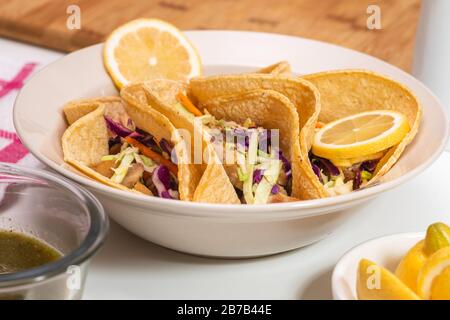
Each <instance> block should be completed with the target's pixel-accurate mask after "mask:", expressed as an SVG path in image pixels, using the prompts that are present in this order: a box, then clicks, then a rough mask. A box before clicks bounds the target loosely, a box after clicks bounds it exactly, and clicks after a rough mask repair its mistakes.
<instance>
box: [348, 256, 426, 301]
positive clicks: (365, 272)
mask: <svg viewBox="0 0 450 320" xmlns="http://www.w3.org/2000/svg"><path fill="white" fill-rule="evenodd" d="M356 292H357V295H358V299H359V300H419V299H420V298H419V297H418V296H417V295H416V294H415V293H414V292H413V291H412V290H411V289H409V288H408V287H407V286H406V285H405V284H404V283H403V282H402V281H400V279H398V278H397V277H396V276H395V275H394V274H392V273H391V272H390V271H389V270H387V269H385V268H383V267H381V266H379V265H377V264H376V263H374V262H372V261H370V260H367V259H362V260H361V261H360V262H359V267H358V273H357V280H356Z"/></svg>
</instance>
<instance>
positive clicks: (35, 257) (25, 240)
mask: <svg viewBox="0 0 450 320" xmlns="http://www.w3.org/2000/svg"><path fill="white" fill-rule="evenodd" d="M61 257H62V255H61V253H59V252H58V251H57V250H56V249H54V248H53V247H51V246H50V245H48V244H46V243H45V242H43V241H41V240H39V239H36V238H34V237H31V236H29V235H26V234H24V233H20V232H16V231H8V230H0V274H6V273H14V272H18V271H23V270H27V269H31V268H35V267H38V266H41V265H43V264H47V263H50V262H53V261H56V260H58V259H59V258H61Z"/></svg>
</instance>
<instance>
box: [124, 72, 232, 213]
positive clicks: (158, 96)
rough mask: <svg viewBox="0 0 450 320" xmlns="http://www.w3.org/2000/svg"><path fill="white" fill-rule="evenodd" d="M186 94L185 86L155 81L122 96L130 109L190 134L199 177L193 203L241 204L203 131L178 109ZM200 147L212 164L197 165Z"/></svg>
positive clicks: (194, 168)
mask: <svg viewBox="0 0 450 320" xmlns="http://www.w3.org/2000/svg"><path fill="white" fill-rule="evenodd" d="M185 90H186V85H185V84H184V83H182V82H178V81H173V80H166V79H155V80H150V81H147V82H145V83H142V84H135V85H130V86H127V87H124V88H123V89H122V90H121V96H122V98H123V99H124V100H125V101H126V103H127V104H128V105H135V106H136V105H139V106H140V107H141V108H148V109H153V110H156V111H158V112H160V113H162V114H163V115H164V116H166V117H167V118H168V119H169V120H170V121H171V123H173V125H174V126H175V127H176V128H177V129H185V130H187V131H188V132H189V137H185V136H184V135H183V134H181V136H182V137H183V139H184V140H185V144H186V145H187V146H188V148H189V149H190V150H191V152H190V163H191V170H190V171H191V172H192V173H193V174H194V175H195V176H196V179H195V180H194V181H193V186H194V185H195V193H194V195H193V197H192V200H193V201H195V202H208V203H229V204H239V203H240V201H239V198H238V197H237V195H236V193H235V191H234V188H233V185H232V184H231V183H230V182H229V180H228V177H227V174H226V172H225V170H224V168H223V166H222V164H221V163H220V161H218V159H217V155H216V154H215V151H214V149H213V148H212V147H210V143H209V142H208V141H205V140H204V137H203V135H202V132H201V131H202V129H201V128H196V127H195V126H194V116H193V115H192V114H190V113H189V112H187V111H186V110H185V109H184V108H183V107H181V106H178V107H175V106H176V105H177V104H179V103H178V101H177V100H176V94H177V93H179V92H182V91H185ZM197 135H198V136H199V137H201V138H200V139H201V140H200V141H194V139H195V137H196V136H197ZM188 138H189V139H188ZM188 140H189V141H188ZM196 145H201V148H202V152H201V153H202V155H203V154H205V155H206V158H208V159H210V161H207V163H204V161H202V163H199V164H195V163H196V162H195V159H194V154H195V152H196V150H195V147H196ZM199 177H201V179H200V178H199Z"/></svg>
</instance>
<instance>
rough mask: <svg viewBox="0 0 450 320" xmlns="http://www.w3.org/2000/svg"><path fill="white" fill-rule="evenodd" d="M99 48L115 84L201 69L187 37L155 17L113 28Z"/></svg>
mask: <svg viewBox="0 0 450 320" xmlns="http://www.w3.org/2000/svg"><path fill="white" fill-rule="evenodd" d="M103 50H104V51H103V61H104V64H105V67H106V70H107V71H108V73H109V74H110V76H111V78H112V79H113V81H114V83H115V84H116V85H117V86H118V87H119V88H121V87H122V86H125V85H128V84H130V83H133V82H141V81H145V80H150V79H157V78H165V79H172V80H183V81H185V80H188V79H189V78H192V77H194V76H198V75H200V74H201V73H202V64H201V61H200V57H199V55H198V53H197V50H196V49H195V48H194V47H193V46H192V44H191V43H190V42H189V40H188V39H187V38H186V37H185V36H184V35H183V34H182V33H181V31H180V30H178V29H177V28H176V27H174V26H173V25H171V24H169V23H167V22H164V21H161V20H157V19H137V20H133V21H130V22H128V23H126V24H124V25H123V26H121V27H119V28H117V29H116V30H114V31H113V32H112V33H111V34H110V36H109V37H108V39H107V40H106V42H105V46H104V49H103Z"/></svg>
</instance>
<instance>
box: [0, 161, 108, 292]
mask: <svg viewBox="0 0 450 320" xmlns="http://www.w3.org/2000/svg"><path fill="white" fill-rule="evenodd" d="M108 227H109V223H108V218H107V216H106V215H105V212H104V210H103V207H102V205H101V204H100V202H99V201H98V200H97V199H96V198H95V197H94V196H93V195H92V194H91V193H89V192H87V191H85V190H84V189H82V188H80V187H79V186H77V185H75V184H74V183H71V182H69V181H68V180H67V179H65V178H62V177H59V176H57V175H55V174H52V173H49V172H46V171H42V170H34V169H28V168H23V167H19V166H15V165H9V164H3V163H0V229H2V230H10V231H16V232H20V233H24V234H26V235H29V236H32V237H35V238H37V239H39V240H42V241H43V242H45V243H47V244H49V245H50V246H52V247H53V248H55V249H57V250H58V251H59V252H60V253H61V254H62V257H61V258H60V259H59V260H57V261H54V262H51V263H48V264H45V265H41V266H39V267H36V268H32V269H28V270H24V271H20V272H16V273H9V274H0V299H80V298H81V296H82V293H83V288H84V283H85V279H86V274H87V269H88V264H89V260H90V258H92V256H93V255H94V254H95V252H96V251H97V250H98V249H99V248H100V247H101V245H102V244H103V242H104V240H105V236H106V234H107V231H108Z"/></svg>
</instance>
